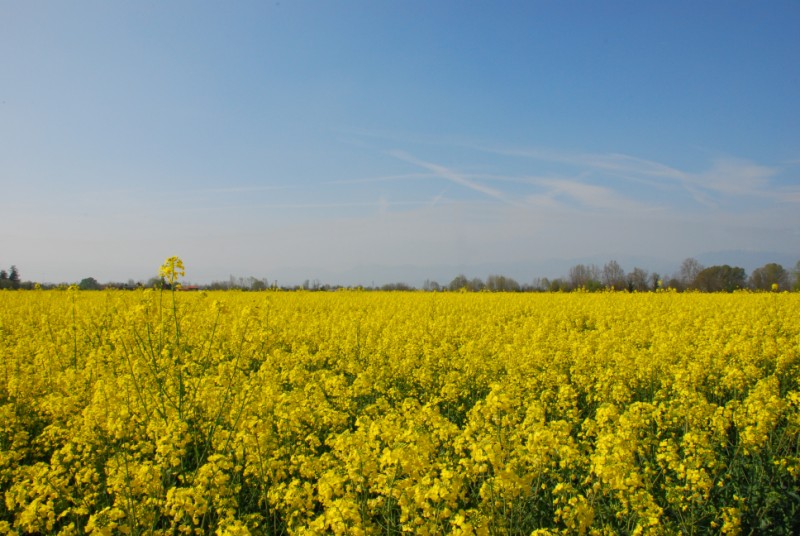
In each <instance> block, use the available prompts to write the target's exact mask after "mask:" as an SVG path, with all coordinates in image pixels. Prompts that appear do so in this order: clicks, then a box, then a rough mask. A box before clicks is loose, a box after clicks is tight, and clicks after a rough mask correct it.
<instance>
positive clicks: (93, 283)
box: [78, 277, 102, 290]
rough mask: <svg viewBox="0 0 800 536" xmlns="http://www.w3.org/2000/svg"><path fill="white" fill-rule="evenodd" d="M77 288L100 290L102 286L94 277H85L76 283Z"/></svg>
mask: <svg viewBox="0 0 800 536" xmlns="http://www.w3.org/2000/svg"><path fill="white" fill-rule="evenodd" d="M78 288H79V289H81V290H100V289H101V288H102V287H101V286H100V283H98V282H97V279H95V278H94V277H86V278H84V279H81V282H80V283H78Z"/></svg>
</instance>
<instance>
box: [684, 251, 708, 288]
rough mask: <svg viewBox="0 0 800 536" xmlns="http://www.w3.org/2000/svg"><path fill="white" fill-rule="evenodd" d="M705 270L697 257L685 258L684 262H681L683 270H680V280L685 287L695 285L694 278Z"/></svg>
mask: <svg viewBox="0 0 800 536" xmlns="http://www.w3.org/2000/svg"><path fill="white" fill-rule="evenodd" d="M702 271H703V265H702V264H700V263H699V262H698V261H697V259H694V258H692V257H689V258H687V259H684V261H683V263H681V272H680V280H681V283H683V286H684V287H685V288H689V287H691V286H693V285H694V280H695V278H696V277H697V275H698V274H699V273H700V272H702Z"/></svg>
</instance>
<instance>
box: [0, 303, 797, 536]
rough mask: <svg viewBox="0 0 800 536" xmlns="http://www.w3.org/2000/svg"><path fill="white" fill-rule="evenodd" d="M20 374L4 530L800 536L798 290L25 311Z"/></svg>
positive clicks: (0, 388) (4, 376) (8, 428)
mask: <svg viewBox="0 0 800 536" xmlns="http://www.w3.org/2000/svg"><path fill="white" fill-rule="evenodd" d="M0 355H1V356H2V357H1V360H0V492H1V493H2V500H1V501H0V533H10V534H17V533H19V534H28V533H37V534H84V533H99V534H120V533H121V534H212V533H218V534H248V533H249V534H286V533H289V534H316V533H335V534H397V533H403V532H405V533H419V534H445V533H452V534H531V533H535V534H707V533H710V534H720V533H723V534H738V533H743V534H749V533H759V534H792V533H794V534H797V533H800V480H799V479H800V443H799V442H800V439H799V438H800V434H798V431H800V385H798V383H799V382H798V377H799V376H800V294H797V293H793V294H789V293H761V294H751V293H734V294H724V295H719V294H717V295H710V294H692V293H687V294H675V293H670V292H655V293H642V294H629V293H599V294H585V293H570V294H460V293H368V292H355V291H353V292H350V291H348V292H330V293H308V292H296V293H286V292H259V293H241V292H227V293H225V292H209V293H205V292H203V293H180V292H174V293H173V292H170V291H167V290H164V291H158V290H150V289H148V290H138V291H130V292H125V291H104V292H84V291H78V290H76V289H70V290H66V291H19V292H10V291H6V292H0Z"/></svg>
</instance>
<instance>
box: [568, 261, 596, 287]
mask: <svg viewBox="0 0 800 536" xmlns="http://www.w3.org/2000/svg"><path fill="white" fill-rule="evenodd" d="M598 279H599V270H598V269H597V266H596V265H594V264H589V265H586V264H576V265H575V266H573V267H572V268H570V269H569V283H570V286H571V287H572V289H573V290H574V289H578V288H585V289H587V290H596V289H597V288H598V287H600V281H598Z"/></svg>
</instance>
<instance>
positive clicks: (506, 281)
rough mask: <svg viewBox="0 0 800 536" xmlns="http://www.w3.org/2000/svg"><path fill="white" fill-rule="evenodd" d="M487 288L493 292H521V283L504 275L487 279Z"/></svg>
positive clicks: (491, 276)
mask: <svg viewBox="0 0 800 536" xmlns="http://www.w3.org/2000/svg"><path fill="white" fill-rule="evenodd" d="M486 288H487V289H488V290H490V291H492V292H519V291H520V290H521V288H520V286H519V283H518V282H517V281H516V280H515V279H513V278H511V277H506V276H504V275H490V276H489V277H487V278H486Z"/></svg>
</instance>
